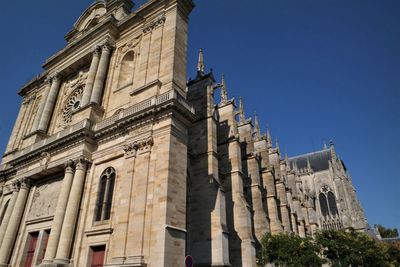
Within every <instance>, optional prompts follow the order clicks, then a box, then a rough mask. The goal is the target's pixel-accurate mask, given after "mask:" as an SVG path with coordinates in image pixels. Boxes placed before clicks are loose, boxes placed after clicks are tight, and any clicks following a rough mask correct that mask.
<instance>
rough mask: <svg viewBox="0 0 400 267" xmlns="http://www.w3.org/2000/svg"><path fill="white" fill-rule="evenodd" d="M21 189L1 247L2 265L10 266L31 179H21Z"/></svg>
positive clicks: (0, 260)
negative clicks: (9, 262)
mask: <svg viewBox="0 0 400 267" xmlns="http://www.w3.org/2000/svg"><path fill="white" fill-rule="evenodd" d="M18 185H19V186H20V190H19V192H18V196H17V199H16V201H15V205H14V208H13V211H12V214H11V217H10V221H9V223H8V225H7V230H6V233H5V235H4V238H3V243H2V244H1V248H0V266H1V267H3V266H4V267H5V266H8V261H9V259H10V256H11V252H12V248H13V245H14V241H15V238H16V237H17V232H18V228H19V225H20V222H21V218H22V214H23V213H24V209H25V203H26V199H27V197H28V193H29V179H26V178H24V179H21V180H19V184H18Z"/></svg>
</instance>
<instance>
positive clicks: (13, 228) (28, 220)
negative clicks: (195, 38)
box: [0, 0, 366, 267]
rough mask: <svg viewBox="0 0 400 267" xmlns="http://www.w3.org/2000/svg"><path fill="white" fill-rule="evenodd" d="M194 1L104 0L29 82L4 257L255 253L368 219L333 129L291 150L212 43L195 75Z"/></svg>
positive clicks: (169, 261) (157, 258)
mask: <svg viewBox="0 0 400 267" xmlns="http://www.w3.org/2000/svg"><path fill="white" fill-rule="evenodd" d="M193 7H194V4H193V2H192V0H163V1H161V0H151V1H148V2H147V3H145V4H144V5H142V6H141V7H139V8H137V9H136V10H135V11H134V12H132V8H133V3H132V2H131V0H108V1H106V0H97V1H96V2H95V3H93V4H92V5H91V6H90V7H88V8H87V9H86V10H85V11H84V13H83V14H82V15H81V17H80V18H79V19H78V20H77V21H76V23H75V24H74V26H73V29H72V30H71V31H70V32H69V33H68V34H67V35H66V37H65V38H66V40H67V45H66V46H65V47H64V48H63V49H62V50H61V51H59V52H58V53H56V54H55V55H53V56H51V57H50V58H49V59H48V60H47V61H46V62H45V63H44V65H43V67H44V72H43V73H42V74H40V75H39V76H37V77H36V78H34V79H33V80H31V81H30V82H29V83H28V84H26V85H24V86H23V87H22V89H21V91H20V92H19V94H20V95H21V97H22V98H23V101H22V104H21V107H20V111H19V114H18V117H17V119H16V122H15V126H14V129H13V131H12V134H11V136H10V139H9V143H8V145H7V148H6V151H5V154H4V155H3V159H2V163H1V166H0V266H26V267H29V266H48V267H50V266H148V267H151V266H183V261H184V259H185V256H186V255H192V257H193V259H194V263H195V266H235V267H236V266H246V267H247V266H256V253H257V249H258V248H259V241H260V240H261V237H262V236H263V234H265V233H268V232H270V233H272V234H278V233H294V234H297V235H300V236H302V237H305V236H313V235H314V234H315V232H316V231H318V230H319V229H346V228H355V229H360V230H362V229H364V228H365V227H366V219H365V216H364V212H363V210H362V208H361V206H360V204H359V202H358V200H357V196H356V192H355V190H354V188H353V186H352V183H351V177H350V176H349V174H348V173H347V170H346V167H345V165H344V163H343V161H342V160H340V158H339V156H338V155H337V154H336V151H335V146H334V144H333V143H331V144H330V145H329V147H324V148H323V149H322V150H321V151H317V152H313V153H309V154H305V155H300V156H296V157H290V158H289V157H287V156H282V155H281V153H280V149H279V146H278V145H273V142H272V137H271V135H270V133H269V132H267V133H266V134H262V133H261V131H260V127H259V122H258V118H257V116H254V118H247V117H246V116H245V108H244V105H243V102H242V100H241V99H240V100H239V101H235V100H234V99H230V98H229V97H228V89H227V86H226V82H225V79H224V78H223V77H222V79H221V81H217V80H216V79H215V77H214V76H213V73H206V72H205V67H204V59H203V53H202V51H200V53H199V61H198V66H197V73H196V75H195V77H193V79H191V80H189V81H187V80H186V77H187V75H186V51H187V34H188V20H189V14H190V12H191V10H192V9H193ZM216 94H219V97H218V99H220V100H218V102H219V103H216V100H215V99H217V97H215V96H216Z"/></svg>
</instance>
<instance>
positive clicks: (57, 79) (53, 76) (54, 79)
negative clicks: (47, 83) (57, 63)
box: [51, 72, 62, 82]
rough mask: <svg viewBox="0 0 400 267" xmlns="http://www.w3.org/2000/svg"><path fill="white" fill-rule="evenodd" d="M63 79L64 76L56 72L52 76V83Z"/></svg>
mask: <svg viewBox="0 0 400 267" xmlns="http://www.w3.org/2000/svg"><path fill="white" fill-rule="evenodd" d="M61 79H62V76H61V74H60V73H59V72H55V73H53V74H52V75H51V81H52V82H55V81H60V80H61Z"/></svg>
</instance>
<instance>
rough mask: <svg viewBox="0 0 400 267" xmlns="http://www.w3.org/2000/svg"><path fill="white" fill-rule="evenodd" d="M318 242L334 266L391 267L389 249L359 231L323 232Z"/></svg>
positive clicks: (318, 235) (318, 237)
mask: <svg viewBox="0 0 400 267" xmlns="http://www.w3.org/2000/svg"><path fill="white" fill-rule="evenodd" d="M316 242H317V243H318V244H320V245H321V246H322V247H323V248H324V250H323V255H324V256H325V257H326V258H327V259H329V261H330V262H331V264H332V266H338V267H340V266H390V264H389V256H388V254H387V248H386V246H385V245H384V244H382V243H379V242H377V241H375V240H373V239H372V238H370V237H369V236H367V235H366V234H364V233H361V232H357V231H350V232H346V231H322V232H319V233H318V234H317V238H316Z"/></svg>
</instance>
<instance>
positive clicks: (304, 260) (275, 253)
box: [258, 234, 325, 267]
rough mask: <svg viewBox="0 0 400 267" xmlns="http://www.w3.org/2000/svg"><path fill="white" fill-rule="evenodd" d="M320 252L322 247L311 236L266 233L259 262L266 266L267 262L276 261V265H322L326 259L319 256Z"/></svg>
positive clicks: (297, 266)
mask: <svg viewBox="0 0 400 267" xmlns="http://www.w3.org/2000/svg"><path fill="white" fill-rule="evenodd" d="M319 252H320V247H319V246H318V245H317V244H315V243H314V241H313V240H312V239H310V238H301V237H299V236H295V235H286V234H279V235H271V234H266V235H264V237H263V238H262V240H261V249H260V253H259V257H258V264H259V266H265V264H266V263H274V264H275V266H285V267H292V266H293V267H295V266H296V267H302V266H307V267H313V266H321V264H322V263H324V262H325V260H323V259H321V258H320V257H319V256H318V254H319Z"/></svg>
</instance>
